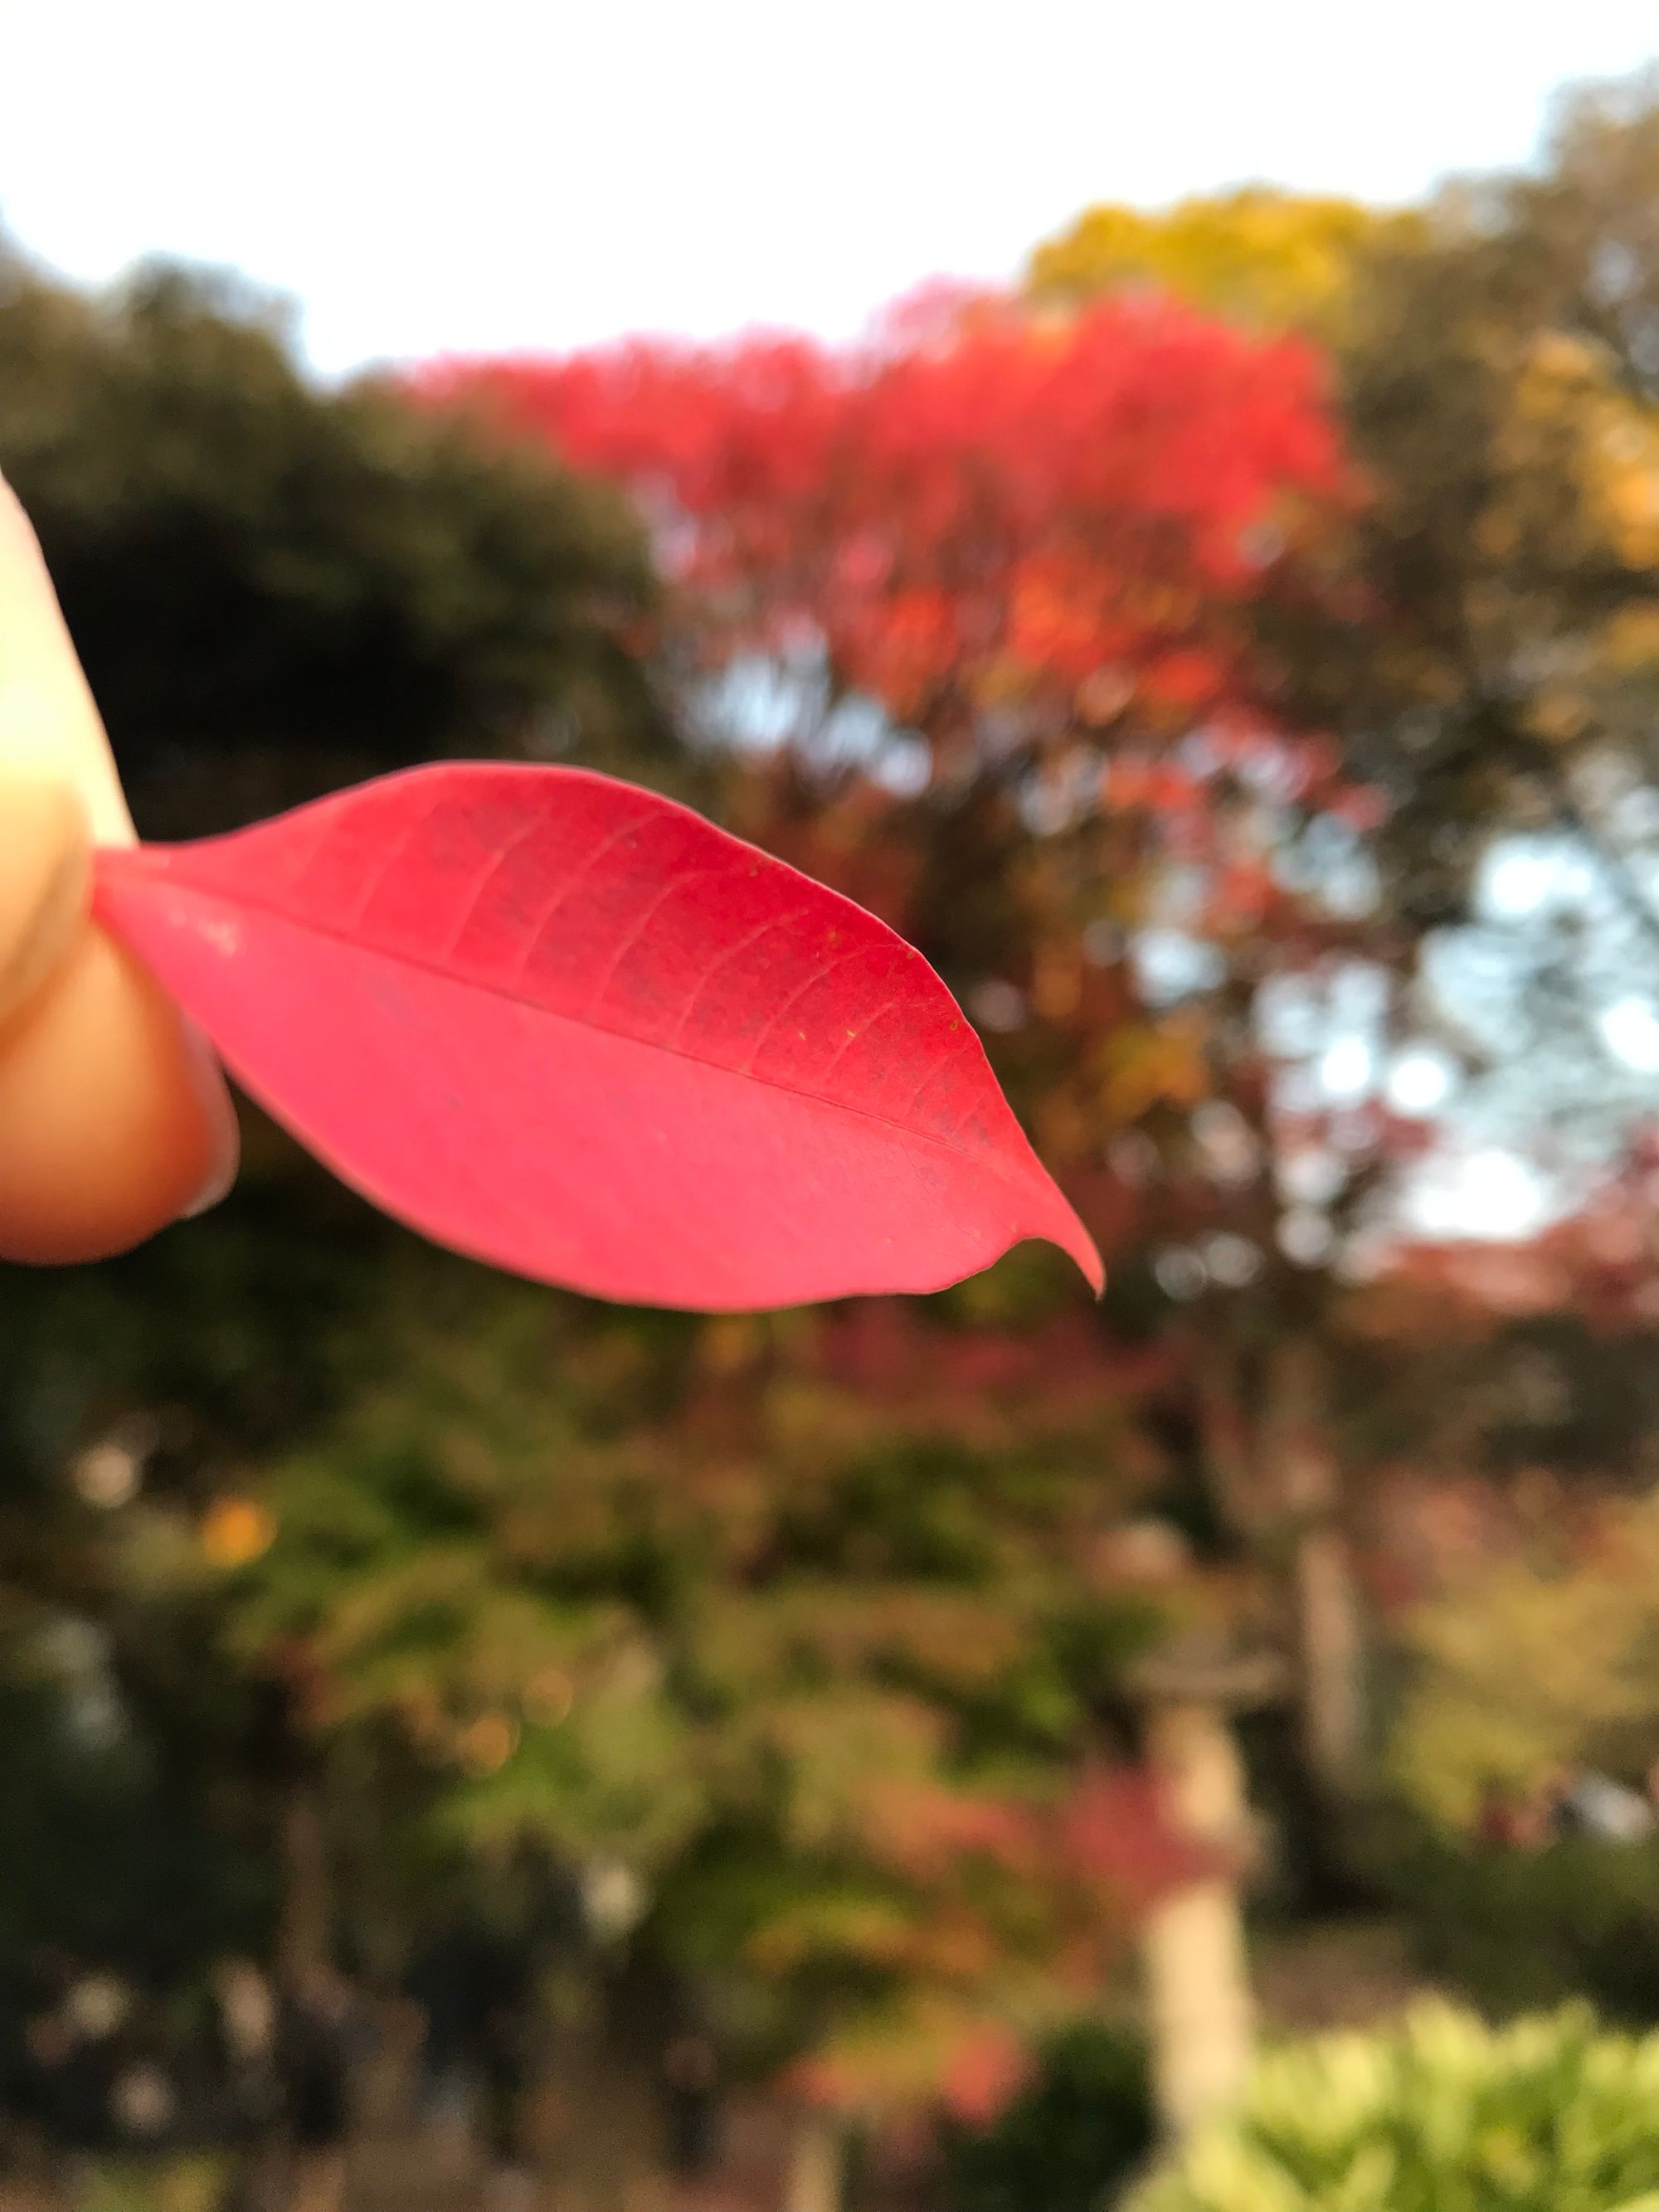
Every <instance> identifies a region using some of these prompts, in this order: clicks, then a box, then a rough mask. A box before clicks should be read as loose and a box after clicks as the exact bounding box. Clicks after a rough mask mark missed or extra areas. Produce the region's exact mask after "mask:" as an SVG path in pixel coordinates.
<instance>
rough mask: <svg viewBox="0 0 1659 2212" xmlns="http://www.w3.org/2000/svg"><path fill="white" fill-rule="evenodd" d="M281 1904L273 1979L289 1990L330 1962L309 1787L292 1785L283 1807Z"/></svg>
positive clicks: (327, 1906)
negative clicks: (275, 1977) (275, 1973)
mask: <svg viewBox="0 0 1659 2212" xmlns="http://www.w3.org/2000/svg"><path fill="white" fill-rule="evenodd" d="M282 1841H283V1901H282V1917H281V1921H280V1923H279V1925H278V1928H277V1932H276V1972H277V1978H278V1979H279V1980H280V1981H282V1982H283V1984H284V1985H285V1986H286V1987H287V1988H289V1989H295V1988H297V1987H300V1986H301V1985H302V1984H305V1983H307V1982H308V1981H311V1980H313V1979H314V1978H315V1977H316V1976H317V1975H318V1974H319V1972H322V1971H323V1969H324V1968H325V1967H326V1966H329V1965H330V1963H331V1960H332V1957H333V1945H332V1942H331V1933H332V1923H333V1910H332V1899H331V1885H330V1881H329V1869H328V1844H327V1839H326V1838H325V1835H324V1833H323V1818H322V1808H321V1807H320V1805H319V1802H318V1794H317V1789H316V1785H315V1784H314V1783H312V1782H310V1781H296V1782H295V1783H293V1784H291V1785H290V1787H289V1792H288V1796H287V1801H286V1802H285V1803H284V1805H283V1816H282Z"/></svg>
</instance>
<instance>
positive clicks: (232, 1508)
mask: <svg viewBox="0 0 1659 2212" xmlns="http://www.w3.org/2000/svg"><path fill="white" fill-rule="evenodd" d="M275 1539H276V1522H275V1520H274V1519H273V1518H272V1517H271V1516H270V1513H268V1512H267V1511H266V1510H265V1508H264V1506H263V1505H261V1504H258V1502H257V1501H256V1500H255V1499H253V1498H215V1500H214V1502H213V1504H211V1505H210V1506H209V1508H208V1510H207V1511H206V1512H205V1513H204V1515H203V1516H202V1525H201V1528H200V1529H199V1531H198V1532H197V1540H198V1541H199V1542H200V1544H201V1547H202V1551H203V1554H204V1557H205V1558H206V1559H207V1560H208V1561H209V1563H210V1565H213V1566H216V1567H222V1568H223V1569H224V1570H225V1571H227V1572H229V1571H233V1570H234V1569H235V1568H237V1567H246V1566H247V1565H250V1564H251V1562H252V1561H253V1560H255V1559H258V1558H259V1557H260V1555H261V1554H262V1553H265V1552H268V1551H269V1550H270V1547H271V1545H272V1543H273V1542H274V1541H275Z"/></svg>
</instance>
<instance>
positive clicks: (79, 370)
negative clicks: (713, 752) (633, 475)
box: [0, 247, 671, 836]
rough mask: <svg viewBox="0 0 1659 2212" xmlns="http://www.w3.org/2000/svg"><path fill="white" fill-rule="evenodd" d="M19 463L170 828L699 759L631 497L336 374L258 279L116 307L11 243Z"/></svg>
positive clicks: (6, 382)
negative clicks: (562, 767)
mask: <svg viewBox="0 0 1659 2212" xmlns="http://www.w3.org/2000/svg"><path fill="white" fill-rule="evenodd" d="M0 467H3V469H4V471H5V473H6V474H7V476H8V477H9V478H10V479H11V481H12V483H14V485H15V489H16V490H17V492H18V494H19V495H20V496H21V499H22V500H23V501H24V503H25V505H26V506H27V507H28V509H29V511H30V513H31V514H32V516H33V520H34V521H35V524H36V526H37V528H38V529H39V532H40V538H41V541H42V544H43V546H44V548H45V550H46V557H47V560H48V562H49V564H50V566H51V568H52V574H53V577H54V579H55V580H56V582H57V585H58V592H59V594H60V596H61V598H62V599H63V602H64V611H65V613H66V615H67V617H68V619H69V623H70V629H71V631H72V632H73V634H74V636H75V639H76V645H77V647H79V649H80V653H81V656H82V660H83V662H84V664H85V665H86V668H87V672H88V677H89V678H90V679H91V682H92V685H93V689H94V693H95V694H96V696H97V697H98V699H99V702H100V705H101V707H102V708H103V712H104V716H105V720H106V722H107V724H108V726H109V729H110V732H111V736H112V739H113V741H114V744H115V748H116V751H117V753H118V757H119V759H120V762H121V767H122V770H123V774H124V775H125V779H126V781H127V784H128V787H129V790H130V793H131V796H132V799H133V804H134V809H135V812H136V814H137V818H138V821H139V824H140V828H141V829H143V830H145V831H146V832H147V833H148V834H149V835H152V836H175V835H181V834H191V833H192V832H197V831H200V830H203V829H210V828H228V827H231V826H234V824H236V823H239V822H240V821H244V820H246V819H248V818H249V817H252V816H254V815H257V814H259V813H262V812H269V811H273V810H274V809H275V808H276V806H278V805H283V804H288V803H293V802H295V801H297V800H299V799H302V798H307V797H312V796H314V795H316V793H318V792H319V791H320V790H323V789H327V788H331V787H334V786H336V785H337V784H339V783H341V782H343V781H350V780H351V779H352V778H353V777H354V776H356V775H366V774H368V773H371V772H374V771H376V770H380V769H388V768H394V767H399V766H404V765H406V764H408V763H410V762H413V761H418V760H425V759H428V758H431V757H434V756H437V755H443V754H448V753H458V752H459V753H477V752H480V751H489V752H496V751H511V752H515V753H524V754H527V755H530V756H531V757H556V756H564V755H568V754H572V753H580V756H581V757H583V758H584V759H586V760H588V761H590V762H595V763H623V762H627V763H629V764H631V765H634V766H635V767H638V766H641V765H644V764H647V763H656V764H657V766H658V767H659V768H662V767H665V765H666V764H667V763H668V762H669V761H670V759H671V746H670V744H669V742H668V740H667V738H666V734H665V730H664V727H663V725H662V722H661V720H660V717H659V714H658V711H657V709H656V708H655V706H654V703H653V699H652V696H651V694H650V691H649V688H648V686H647V684H646V682H645V680H644V678H643V676H642V673H641V663H640V661H639V659H638V657H637V655H636V654H635V653H634V652H633V651H632V650H631V649H630V646H629V629H630V625H633V624H635V623H638V621H639V620H640V618H641V616H642V615H643V614H644V612H645V611H646V610H647V608H648V606H649V605H650V602H651V599H652V595H653V580H652V574H651V568H650V563H649V557H648V554H647V548H646V545H645V543H644V541H643V539H642V538H641V534H640V532H639V531H638V530H637V528H636V526H635V524H634V523H633V521H632V520H631V519H630V518H629V515H628V513H626V511H625V510H624V508H623V507H622V505H621V504H620V502H618V501H617V500H616V499H615V498H614V497H612V496H611V495H610V494H608V493H607V492H605V490H604V489H601V488H599V487H597V486H595V485H592V484H591V483H580V482H579V481H578V480H576V479H575V478H574V477H571V476H570V475H569V474H568V473H567V472H565V471H560V470H558V469H556V468H555V467H553V466H552V465H550V463H549V461H548V460H547V459H546V457H545V456H544V455H543V454H541V453H535V452H532V451H528V450H520V451H518V452H516V453H504V452H503V451H502V450H501V446H500V442H499V441H494V442H492V443H490V444H489V445H484V444H483V443H481V442H480V441H478V440H477V438H476V437H471V436H469V435H467V433H466V431H465V428H462V427H460V426H459V425H457V424H455V423H453V422H435V421H434V420H433V419H432V418H431V417H430V416H421V415H418V414H416V412H415V411H414V410H411V409H410V408H409V407H408V406H407V405H406V404H404V403H403V401H402V400H401V398H399V396H398V394H397V393H396V392H394V391H392V390H389V389H386V388H385V387H383V386H377V385H376V384H374V382H372V381H369V382H364V383H360V384H357V385H356V386H349V387H348V388H346V389H344V390H343V391H339V392H324V391H320V390H319V389H318V388H317V387H316V386H314V385H313V384H311V383H309V382H307V380H306V379H305V378H304V377H303V376H302V375H301V373H300V371H299V369H298V368H297V367H296V366H295V362H294V361H293V358H292V356H291V354H290V351H289V345H288V342H287V337H286V332H285V331H284V328H283V319H282V315H281V312H280V310H278V309H277V308H276V307H273V306H272V305H271V304H270V302H268V301H264V300H262V299H260V298H258V297H255V296H251V295H248V294H247V293H246V290H245V289H242V288H240V287H238V286H237V285H236V284H235V283H234V282H232V281H231V280H228V279H221V278H216V277H212V276H204V275H200V274H197V273H193V272H189V271H185V270H179V269H175V268H170V267H167V266H157V267H155V268H153V269H150V270H147V271H145V272H143V273H142V274H141V275H140V276H137V277H135V278H134V279H132V280H131V282H130V283H128V284H127V285H126V286H125V289H122V290H121V291H119V292H118V293H116V294H114V295H112V296H110V297H108V298H106V299H97V300H94V299H88V298H86V297H84V296H82V295H78V294H75V293H71V292H69V291H67V290H65V289H63V288H62V287H60V286H58V285H54V284H52V283H48V282H47V281H46V280H45V279H44V278H42V277H40V276H37V275H35V274H34V273H33V272H32V271H31V270H29V269H28V268H27V265H26V264H23V263H22V262H21V260H19V259H18V258H15V257H11V256H6V255H5V254H4V252H3V247H0Z"/></svg>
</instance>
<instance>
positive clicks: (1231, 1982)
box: [1140, 1703, 1254, 2138]
mask: <svg viewBox="0 0 1659 2212" xmlns="http://www.w3.org/2000/svg"><path fill="white" fill-rule="evenodd" d="M1146 1752H1147V1757H1148V1759H1149V1761H1150V1763H1151V1765H1152V1771H1153V1772H1154V1773H1155V1774H1156V1775H1157V1776H1158V1779H1159V1781H1160V1782H1161V1783H1162V1784H1163V1786H1164V1790H1165V1791H1166V1793H1167V1796H1168V1800H1169V1802H1170V1806H1171V1808H1172V1809H1173V1811H1174V1812H1175V1814H1176V1817H1177V1818H1178V1819H1179V1820H1180V1821H1181V1824H1182V1826H1183V1827H1184V1828H1185V1829H1187V1831H1188V1832H1189V1833H1190V1834H1191V1835H1193V1836H1194V1837H1195V1838H1198V1839H1199V1840H1200V1842H1204V1843H1209V1844H1216V1845H1218V1847H1219V1848H1220V1849H1221V1850H1223V1851H1225V1852H1226V1853H1227V1854H1228V1856H1229V1857H1234V1856H1237V1857H1239V1858H1241V1859H1242V1857H1243V1854H1244V1851H1245V1850H1246V1848H1247V1843H1248V1835H1249V1806H1248V1803H1247V1802H1246V1797H1245V1791H1244V1775H1243V1765H1242V1762H1241V1761H1240V1759H1239V1756H1238V1750H1237V1745H1236V1744H1235V1743H1234V1741H1233V1737H1232V1732H1231V1729H1229V1727H1228V1725H1227V1723H1226V1720H1225V1717H1224V1716H1223V1714H1222V1713H1221V1712H1219V1711H1218V1710H1217V1709H1216V1707H1214V1706H1213V1705H1200V1704H1185V1705H1177V1704H1173V1703H1171V1704H1166V1705H1156V1706H1154V1707H1153V1708H1152V1711H1151V1712H1150V1713H1149V1715H1148V1717H1147V1723H1146ZM1140 1945H1141V1960H1142V1966H1143V1971H1144V1974H1145V1978H1146V2004H1147V2011H1148V2015H1149V2020H1150V2027H1151V2033H1152V2082H1153V2093H1154V2096H1155V2098H1156V2100H1157V2104H1158V2114H1159V2118H1161V2119H1162V2121H1163V2123H1164V2129H1165V2130H1166V2132H1167V2133H1169V2134H1170V2136H1176V2137H1177V2138H1178V2137H1180V2136H1184V2135H1186V2134H1188V2132H1189V2131H1190V2130H1192V2129H1193V2128H1194V2127H1195V2126H1196V2125H1197V2124H1198V2123H1199V2122H1200V2121H1201V2120H1203V2119H1206V2118H1208V2116H1209V2115H1210V2114H1211V2113H1212V2112H1215V2111H1217V2110H1218V2109H1222V2108H1225V2106H1227V2105H1229V2104H1231V2102H1232V2101H1233V2100H1235V2099H1236V2098H1237V2096H1238V2094H1239V2093H1240V2091H1241V2090H1242V2089H1243V2085H1244V2081H1245V2078H1246V2076H1247V2075H1248V2074H1249V2066H1250V2057H1251V2051H1252V2044H1253V2031H1254V2008H1253V2006H1252V2003H1251V1998H1250V1984H1249V1965H1248V1961H1247V1958H1246V1953H1245V1945H1244V1924H1243V1913H1242V1911H1241V1909H1240V1905H1239V1896H1238V1882H1237V1876H1236V1875H1233V1874H1232V1873H1231V1872H1225V1873H1221V1874H1218V1875H1212V1876H1211V1877H1209V1878H1207V1879H1206V1880H1205V1881H1198V1882H1194V1883H1192V1884H1190V1885H1189V1886H1188V1887H1186V1888H1184V1889H1182V1890H1180V1891H1178V1892H1176V1893H1175V1894H1174V1895H1173V1896H1171V1897H1169V1898H1167V1899H1164V1902H1163V1903H1162V1904H1160V1905H1156V1906H1155V1907H1154V1908H1153V1910H1152V1912H1151V1913H1150V1914H1149V1915H1148V1916H1147V1918H1146V1922H1145V1923H1144V1924H1143V1926H1142V1929H1141V1938H1140Z"/></svg>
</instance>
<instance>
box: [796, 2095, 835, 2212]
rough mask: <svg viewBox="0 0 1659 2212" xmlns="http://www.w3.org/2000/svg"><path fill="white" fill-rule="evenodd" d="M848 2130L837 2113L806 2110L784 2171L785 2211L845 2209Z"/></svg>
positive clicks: (832, 2211) (797, 2125) (803, 2211)
mask: <svg viewBox="0 0 1659 2212" xmlns="http://www.w3.org/2000/svg"><path fill="white" fill-rule="evenodd" d="M846 2180H847V2131H846V2130H845V2128H844V2127H843V2126H842V2123H841V2121H840V2120H839V2119H838V2118H836V2115H835V2114H834V2113H833V2112H817V2111H811V2112H803V2113H802V2114H801V2116H800V2118H799V2120H798V2121H797V2123H796V2125H795V2133H794V2138H793V2142H792V2143H791V2145H790V2148H789V2164H788V2166H787V2170H786V2172H785V2174H784V2181H783V2206H782V2212H841V2207H842V2191H843V2190H844V2188H845V2186H846Z"/></svg>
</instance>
